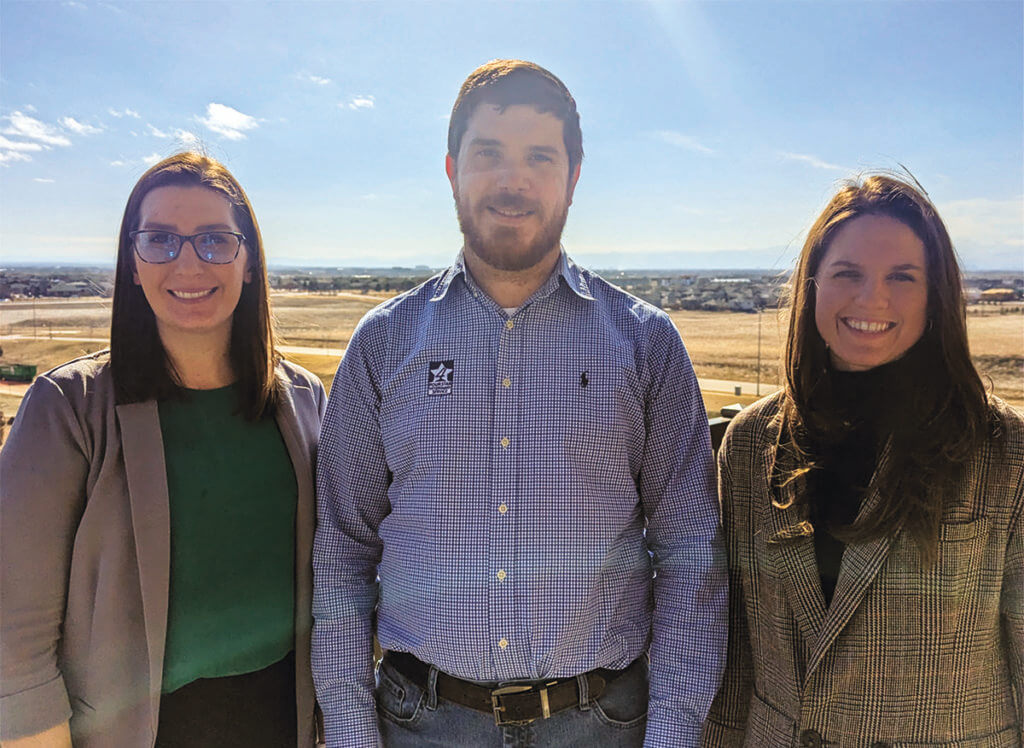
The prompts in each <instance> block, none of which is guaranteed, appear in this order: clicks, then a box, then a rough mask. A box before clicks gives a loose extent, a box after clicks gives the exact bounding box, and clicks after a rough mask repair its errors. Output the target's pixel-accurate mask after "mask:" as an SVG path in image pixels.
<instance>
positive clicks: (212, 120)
mask: <svg viewBox="0 0 1024 748" xmlns="http://www.w3.org/2000/svg"><path fill="white" fill-rule="evenodd" d="M197 119H198V120H199V122H201V123H202V124H204V125H206V126H207V127H208V128H209V129H211V130H213V131H214V132H215V133H217V134H219V135H223V136H224V137H225V138H227V139H228V140H243V139H244V138H245V132H246V131H247V130H252V129H254V128H256V127H259V123H258V122H257V121H256V118H255V117H250V116H249V115H248V114H243V113H242V112H240V111H238V110H237V109H232V108H231V107H229V106H226V105H224V104H216V103H210V104H207V105H206V116H205V117H198V118H197Z"/></svg>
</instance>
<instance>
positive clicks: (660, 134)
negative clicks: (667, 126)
mask: <svg viewBox="0 0 1024 748" xmlns="http://www.w3.org/2000/svg"><path fill="white" fill-rule="evenodd" d="M654 137H656V138H658V140H661V141H664V142H665V143H668V144H669V145H673V146H675V147H676V148H685V149H686V150H688V151H696V152H697V153H703V154H706V155H709V156H710V155H712V154H713V153H714V151H713V150H712V149H711V148H708V147H707V146H706V145H704V144H703V143H701V142H700V141H699V140H697V138H695V137H693V136H692V135H686V134H684V133H681V132H677V131H675V130H657V131H655V133H654Z"/></svg>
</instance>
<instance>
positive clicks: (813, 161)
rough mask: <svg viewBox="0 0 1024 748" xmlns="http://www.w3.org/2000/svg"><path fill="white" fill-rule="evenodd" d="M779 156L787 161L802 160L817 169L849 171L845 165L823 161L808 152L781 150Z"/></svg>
mask: <svg viewBox="0 0 1024 748" xmlns="http://www.w3.org/2000/svg"><path fill="white" fill-rule="evenodd" d="M779 156H781V157H782V158H784V159H786V160H787V161H800V162H802V163H805V164H809V165H810V166H813V167H814V168H815V169H826V170H828V171H842V172H849V171H850V170H849V169H847V168H846V167H845V166H839V165H838V164H830V163H829V162H828V161H822V160H821V159H820V158H818V157H817V156H811V155H809V154H806V153H790V152H789V151H779Z"/></svg>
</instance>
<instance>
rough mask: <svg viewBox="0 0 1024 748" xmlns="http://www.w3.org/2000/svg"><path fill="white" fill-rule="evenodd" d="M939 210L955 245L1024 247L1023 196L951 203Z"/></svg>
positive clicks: (974, 199) (975, 199)
mask: <svg viewBox="0 0 1024 748" xmlns="http://www.w3.org/2000/svg"><path fill="white" fill-rule="evenodd" d="M936 207H937V208H938V210H939V215H941V216H942V220H943V221H945V223H946V226H947V227H948V228H949V233H950V235H951V236H952V237H953V243H954V244H956V245H960V244H961V243H970V244H974V245H977V246H981V247H1024V195H1018V196H1016V197H1010V198H1006V199H1002V200H994V199H988V198H970V199H966V200H951V201H949V202H943V203H939V204H938V205H937V206H936Z"/></svg>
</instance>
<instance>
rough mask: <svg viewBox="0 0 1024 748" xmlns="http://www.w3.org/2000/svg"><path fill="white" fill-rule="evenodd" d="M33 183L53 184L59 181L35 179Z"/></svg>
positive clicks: (43, 178) (44, 178) (42, 178)
mask: <svg viewBox="0 0 1024 748" xmlns="http://www.w3.org/2000/svg"><path fill="white" fill-rule="evenodd" d="M32 181H33V182H39V184H53V183H54V182H56V181H57V180H56V179H48V178H46V177H33V178H32Z"/></svg>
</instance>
